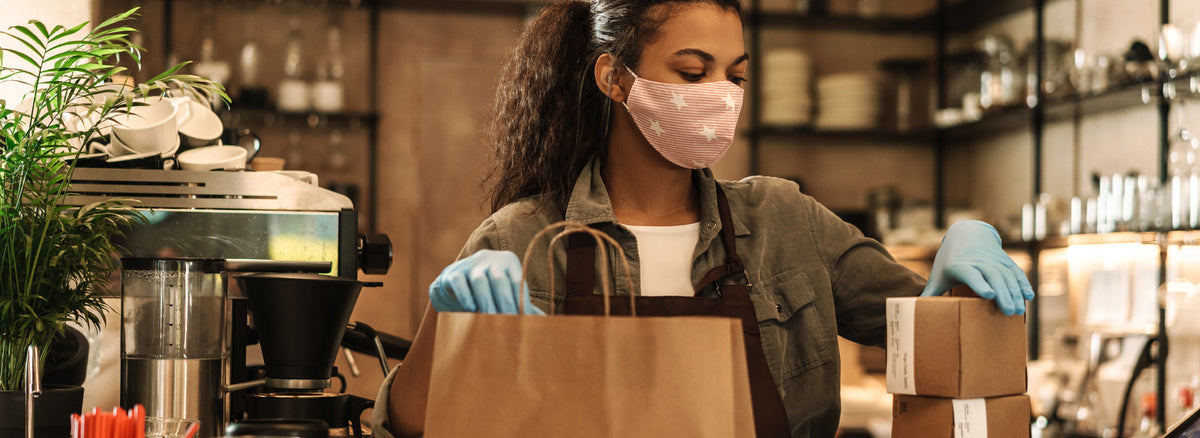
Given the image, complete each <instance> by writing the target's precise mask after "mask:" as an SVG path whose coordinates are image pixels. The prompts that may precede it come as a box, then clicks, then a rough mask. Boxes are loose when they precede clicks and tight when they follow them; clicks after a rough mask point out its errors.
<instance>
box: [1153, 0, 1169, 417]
mask: <svg viewBox="0 0 1200 438" xmlns="http://www.w3.org/2000/svg"><path fill="white" fill-rule="evenodd" d="M1159 6H1160V7H1159V12H1158V14H1159V16H1158V18H1159V24H1167V22H1168V21H1170V20H1171V0H1161V1H1160V3H1159ZM1166 80H1168V81H1169V80H1171V79H1170V78H1167V79H1166ZM1158 90H1159V91H1158V92H1159V94H1160V97H1159V99H1158V123H1159V126H1158V146H1159V149H1158V151H1159V152H1158V175H1159V181H1160V182H1166V180H1167V157H1168V156H1169V155H1168V151H1169V150H1170V147H1171V143H1170V134H1169V132H1168V129H1170V128H1169V125H1168V122H1169V118H1170V116H1171V103H1170V102H1169V101H1168V100H1167V97H1166V96H1164V95H1162V94H1164V93H1163V87H1162V86H1159V87H1158ZM1158 238H1159V260H1158V280H1159V285H1160V286H1161V285H1166V283H1167V248H1168V246H1169V244H1170V242H1169V241H1168V240H1167V239H1168V234H1167V233H1165V232H1162V233H1159V234H1158ZM1158 301H1159V303H1158V354H1157V355H1156V356H1157V357H1156V359H1157V362H1158V363H1157V364H1155V365H1157V366H1156V367H1155V369H1156V371H1157V372H1155V373H1154V374H1155V382H1154V383H1155V393H1156V394H1155V395H1156V397H1155V398H1156V400H1155V401H1156V402H1157V404H1158V409H1157V412H1155V422H1157V423H1158V430H1159V431H1164V430H1166V424H1167V421H1166V420H1167V414H1166V411H1167V404H1166V401H1167V354H1168V351H1169V348H1168V347H1169V345H1170V342H1169V340H1168V339H1167V309H1166V308H1165V307H1164V306H1165V304H1166V303H1164V302H1163V300H1158Z"/></svg>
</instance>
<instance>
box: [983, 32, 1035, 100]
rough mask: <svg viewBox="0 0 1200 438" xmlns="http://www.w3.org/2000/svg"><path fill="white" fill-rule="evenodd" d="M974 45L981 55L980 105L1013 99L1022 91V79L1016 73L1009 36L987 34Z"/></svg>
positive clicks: (1016, 98)
mask: <svg viewBox="0 0 1200 438" xmlns="http://www.w3.org/2000/svg"><path fill="white" fill-rule="evenodd" d="M976 47H977V48H978V49H979V50H980V51H981V52H983V53H984V55H985V56H984V68H983V71H982V72H981V73H980V77H979V82H980V83H979V104H980V106H981V107H983V109H984V110H985V111H989V110H996V109H1000V108H1003V107H1006V106H1010V105H1012V104H1014V103H1016V102H1017V100H1018V95H1019V94H1020V92H1021V91H1024V89H1023V88H1021V85H1022V84H1023V83H1024V81H1023V80H1021V79H1020V78H1018V77H1017V76H1018V75H1017V69H1016V65H1015V64H1016V59H1015V55H1014V50H1013V44H1012V40H1011V39H1009V38H1008V37H1006V36H1002V35H987V36H985V37H983V38H982V39H980V40H979V42H978V43H976ZM1019 89H1020V90H1019Z"/></svg>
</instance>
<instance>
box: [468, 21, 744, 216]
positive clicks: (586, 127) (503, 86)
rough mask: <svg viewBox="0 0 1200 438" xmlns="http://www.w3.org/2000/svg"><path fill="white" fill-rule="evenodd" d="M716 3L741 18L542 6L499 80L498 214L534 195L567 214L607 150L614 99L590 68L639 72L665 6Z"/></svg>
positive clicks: (492, 179) (494, 181) (495, 112)
mask: <svg viewBox="0 0 1200 438" xmlns="http://www.w3.org/2000/svg"><path fill="white" fill-rule="evenodd" d="M686 3H707V4H712V5H715V6H718V7H721V8H724V9H727V10H730V11H733V12H735V13H738V14H741V4H740V3H739V2H738V0H566V1H563V2H559V3H554V4H551V5H549V6H546V7H545V8H544V9H542V12H541V13H540V14H538V16H537V18H535V19H534V20H533V22H531V23H530V24H529V26H528V27H527V28H526V29H525V32H524V33H523V34H522V35H521V39H520V41H518V42H517V46H516V48H515V49H514V51H513V53H512V55H511V57H510V59H509V61H508V63H507V64H506V65H505V67H504V69H503V70H502V71H501V73H500V80H499V84H498V85H497V88H496V98H495V101H494V103H493V108H492V118H491V120H490V121H489V122H488V125H487V131H486V141H487V142H488V144H489V145H490V146H491V148H492V151H493V153H494V154H495V156H496V163H495V167H494V168H493V170H492V171H491V173H490V174H489V176H488V179H487V184H488V186H489V187H490V189H489V193H488V197H489V198H490V201H491V202H490V203H491V207H492V212H495V211H496V210H499V209H500V208H501V207H504V206H505V205H507V204H510V203H512V202H516V201H517V200H519V199H521V198H525V197H529V196H535V195H542V196H541V198H540V199H539V200H538V208H539V209H540V208H544V207H546V206H547V205H548V204H550V203H554V204H555V206H556V207H558V208H559V209H560V210H563V209H566V206H567V201H568V200H569V199H570V196H571V189H572V187H573V186H574V184H575V180H576V179H577V178H578V177H579V174H580V172H581V171H582V170H583V166H585V165H586V164H587V163H588V161H589V160H591V159H592V158H595V159H599V160H603V159H604V158H605V154H606V153H607V151H608V124H609V115H610V114H611V113H612V104H613V102H612V100H611V99H609V98H608V96H606V95H604V93H601V92H600V89H599V88H598V87H597V86H596V84H595V82H594V79H593V74H592V69H593V68H594V66H595V64H596V59H597V58H599V57H600V55H601V54H604V53H608V54H611V55H612V56H614V57H616V58H617V60H618V61H620V62H622V63H623V64H625V65H627V66H630V67H631V68H636V66H637V63H638V59H639V58H640V55H641V51H642V47H643V46H644V45H645V44H646V42H648V41H650V40H652V39H653V38H654V37H655V36H656V34H657V31H658V28H659V27H660V26H661V25H662V23H663V22H665V21H666V17H667V15H668V14H666V13H665V12H670V10H669V9H668V10H664V11H662V12H664V13H659V14H651V13H650V10H651V8H653V7H655V6H660V5H668V6H669V5H677V4H686Z"/></svg>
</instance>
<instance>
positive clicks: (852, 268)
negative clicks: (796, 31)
mask: <svg viewBox="0 0 1200 438" xmlns="http://www.w3.org/2000/svg"><path fill="white" fill-rule="evenodd" d="M740 13H741V11H740V5H739V4H738V2H737V0H595V1H594V2H583V1H567V2H565V3H558V4H554V5H551V6H548V7H547V8H546V9H545V10H544V11H543V12H542V13H541V14H540V15H539V16H538V18H537V19H536V20H534V21H533V22H532V23H531V24H530V26H529V28H528V29H527V30H526V32H525V34H524V36H523V37H522V39H521V41H520V43H519V45H518V47H517V49H516V52H515V54H514V55H513V57H512V60H511V61H510V63H509V65H508V66H507V67H506V69H505V70H504V73H503V75H502V77H501V78H500V86H499V90H498V92H497V96H496V107H495V116H494V119H493V121H492V125H491V127H490V141H491V144H492V145H494V147H495V153H496V155H497V159H498V163H497V169H496V171H495V172H494V174H493V175H492V176H493V178H492V182H493V183H494V185H492V187H493V188H492V192H491V201H492V208H493V210H494V213H493V214H492V216H491V217H489V218H488V219H487V220H485V221H484V222H483V224H482V225H480V227H479V228H478V229H477V230H476V231H475V232H474V234H472V236H471V237H470V239H469V241H468V243H467V245H466V247H465V248H464V249H463V251H462V256H464V257H465V258H463V259H461V260H459V261H458V262H456V263H454V264H452V265H450V266H449V267H447V268H446V269H445V271H444V272H443V273H442V274H441V275H440V276H439V277H438V278H437V279H436V280H435V281H434V283H433V284H432V285H431V286H430V298H431V302H432V305H433V308H434V309H436V310H437V311H478V312H499V313H515V312H516V311H517V307H518V306H517V303H518V301H517V300H518V299H521V298H518V297H519V292H520V291H521V278H520V277H521V272H522V269H521V266H520V262H519V259H520V257H521V256H522V255H523V254H524V252H525V249H526V246H527V245H528V243H529V241H530V240H531V238H532V237H533V235H534V234H535V233H537V232H538V231H539V230H541V229H542V228H543V227H545V226H547V225H549V224H552V223H554V222H558V221H561V220H564V219H565V220H571V221H577V222H582V223H585V224H587V225H589V226H591V227H593V228H596V229H598V230H600V231H603V232H605V233H607V234H609V235H611V236H612V237H613V238H615V239H616V240H617V241H618V242H619V243H620V244H621V245H622V247H623V249H624V251H625V253H626V255H627V257H628V259H629V261H630V264H631V265H632V272H631V273H630V275H632V277H633V278H632V280H633V281H632V284H634V285H637V286H635V288H636V289H637V290H632V291H630V290H627V289H628V288H627V287H626V284H627V283H626V282H625V281H624V279H623V278H621V277H618V278H617V281H616V282H615V284H616V291H617V294H619V295H630V294H640V295H642V296H645V297H651V298H639V301H638V303H639V306H638V312H639V314H662V315H678V314H718V315H724V316H731V317H739V318H742V320H743V325H744V326H747V327H757V328H758V330H757V333H754V334H752V335H748V336H747V344H746V345H747V361H748V362H747V363H748V365H749V370H750V375H751V393H752V398H753V406H754V413H755V425H756V430H757V432H758V435H759V436H793V437H809V436H813V437H832V436H833V435H834V433H835V432H836V430H837V422H838V414H839V410H840V407H839V387H838V385H839V379H838V371H839V370H838V353H837V339H836V337H837V335H841V336H843V337H846V338H847V339H850V340H852V341H855V342H858V343H861V344H866V345H875V346H882V344H883V341H884V337H885V334H886V330H885V325H884V322H885V321H884V300H885V299H886V298H887V297H889V296H914V295H917V294H920V293H924V294H926V295H932V294H941V293H943V292H945V291H946V290H948V289H950V288H951V287H953V286H955V285H958V284H964V283H965V284H967V285H969V286H970V287H971V288H973V289H974V290H975V291H976V292H977V293H979V294H980V295H981V296H983V297H985V298H989V299H995V300H996V302H997V303H998V305H999V306H1000V308H1001V309H1002V310H1003V311H1004V312H1005V313H1007V314H1010V315H1011V314H1016V313H1023V312H1024V304H1025V303H1024V300H1027V299H1031V298H1032V297H1033V293H1032V289H1031V288H1030V287H1029V284H1028V281H1027V280H1025V277H1024V273H1023V272H1022V271H1021V270H1020V269H1019V268H1018V267H1017V266H1016V265H1015V264H1014V263H1013V262H1012V260H1010V259H1009V258H1008V257H1007V255H1005V254H1004V252H1003V250H1002V249H1001V246H1000V239H999V236H998V234H996V232H995V230H994V229H992V228H991V227H990V226H988V225H986V224H983V223H981V222H964V223H960V224H956V225H955V226H953V227H951V229H950V231H949V232H948V233H947V236H946V238H945V239H944V243H943V246H942V248H941V249H940V250H939V252H938V255H937V257H936V260H935V263H934V268H933V273H932V275H931V280H930V281H929V282H928V283H926V282H925V280H923V279H922V278H921V277H919V276H918V275H917V274H915V273H913V272H911V271H909V270H907V269H905V268H903V267H901V266H900V265H898V264H897V263H896V262H895V261H894V260H893V259H892V258H891V257H890V256H889V255H888V253H887V252H886V251H885V250H884V249H883V247H882V246H880V245H879V243H878V242H876V241H874V240H871V239H867V238H864V237H863V236H862V234H861V233H860V232H859V231H858V230H857V229H855V228H854V227H852V226H850V225H848V224H846V223H845V222H843V221H841V220H839V219H838V218H837V217H836V216H835V215H833V214H832V213H831V212H830V211H828V210H827V209H825V208H824V207H822V206H821V205H819V204H818V203H817V202H816V201H814V200H813V199H812V198H810V197H808V196H806V195H804V194H802V193H800V191H799V189H798V188H797V186H796V185H795V184H793V183H791V182H788V181H785V180H781V179H776V178H769V177H751V178H746V179H744V180H741V181H734V182H730V181H721V182H717V181H716V180H714V179H713V176H712V173H711V172H710V171H709V170H708V169H707V168H708V167H709V166H711V165H712V164H714V163H715V162H716V161H717V160H718V159H720V158H721V156H723V155H724V153H725V151H726V150H727V149H728V147H729V145H730V144H731V143H732V140H733V134H734V126H735V125H736V122H737V117H738V113H739V112H740V109H741V103H742V94H743V93H742V90H741V86H742V84H743V82H745V80H746V79H745V78H746V64H747V60H748V55H747V53H746V50H745V45H744V41H743V37H742V35H743V31H742V23H741V19H740ZM584 240H585V241H586V239H584ZM541 245H542V246H541V247H540V248H536V249H535V250H538V251H539V252H536V253H534V254H544V250H545V248H546V247H545V245H546V243H542V244H541ZM576 248H581V249H579V250H577V249H576ZM568 252H569V253H570V255H568ZM592 255H593V253H592V251H591V248H588V247H586V246H583V247H572V249H571V250H566V249H563V248H557V249H555V258H556V263H555V265H554V266H553V267H552V266H550V265H549V264H548V263H547V262H546V261H545V260H540V259H543V257H533V258H531V262H530V264H531V266H529V267H528V271H527V272H528V278H526V279H525V280H526V282H527V284H528V286H529V288H530V291H531V292H530V295H531V296H532V301H531V303H532V304H533V305H535V306H537V307H538V308H547V307H548V300H549V296H548V293H547V291H548V290H549V289H550V287H549V284H548V281H549V274H550V269H556V270H557V271H556V273H555V274H556V275H555V278H556V279H558V280H557V281H558V282H559V284H558V285H557V286H556V288H555V289H556V290H558V291H563V290H566V293H565V294H562V293H560V294H559V295H558V296H556V297H555V300H556V301H557V302H558V303H559V304H560V305H561V307H559V308H560V309H564V311H565V312H566V313H596V312H597V311H598V308H599V306H598V302H597V300H596V297H597V296H596V295H594V294H593V293H592V292H593V288H594V287H597V286H596V285H595V284H594V282H593V281H592V280H593V277H592V274H593V273H594V269H593V262H594V259H592V258H590V257H591V256H592ZM564 265H565V266H567V267H566V268H564ZM601 268H611V267H601ZM617 273H618V274H617V275H618V276H623V275H625V274H624V273H622V272H620V270H617ZM597 290H598V289H597ZM563 295H565V296H563ZM655 296H670V297H669V298H658V297H655ZM684 297H690V298H684ZM525 299H529V298H525ZM619 308H622V306H619V305H616V304H614V305H613V309H619ZM643 309H647V310H646V311H643ZM747 331H754V330H751V329H748V330H747ZM418 337H419V335H418ZM393 374H395V373H393ZM391 382H392V381H391V380H390V379H389V380H388V381H387V382H385V390H384V391H382V392H381V394H384V395H382V396H381V398H380V403H379V406H377V409H376V411H377V412H379V411H385V412H387V411H389V408H388V407H387V406H388V403H392V405H393V408H391V416H392V418H393V419H395V418H396V417H397V416H398V415H402V414H401V413H399V412H400V410H399V409H398V408H395V407H394V406H395V402H396V400H397V398H398V397H400V395H399V394H398V391H401V390H400V389H398V388H394V387H393V388H391V389H387V388H386V387H387V385H391ZM395 386H400V385H399V384H398V385H395ZM387 394H390V395H387ZM395 422H396V420H393V423H391V424H395ZM383 426H384V427H387V426H389V424H384V425H383ZM394 429H398V430H400V431H401V434H403V433H407V432H411V431H409V430H404V429H405V428H404V427H403V426H402V425H397V427H394Z"/></svg>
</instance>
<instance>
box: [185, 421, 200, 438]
mask: <svg viewBox="0 0 1200 438" xmlns="http://www.w3.org/2000/svg"><path fill="white" fill-rule="evenodd" d="M198 430H200V423H199V422H196V423H192V424H190V425H188V428H187V433H186V434H184V438H194V437H195V436H196V431H198Z"/></svg>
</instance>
